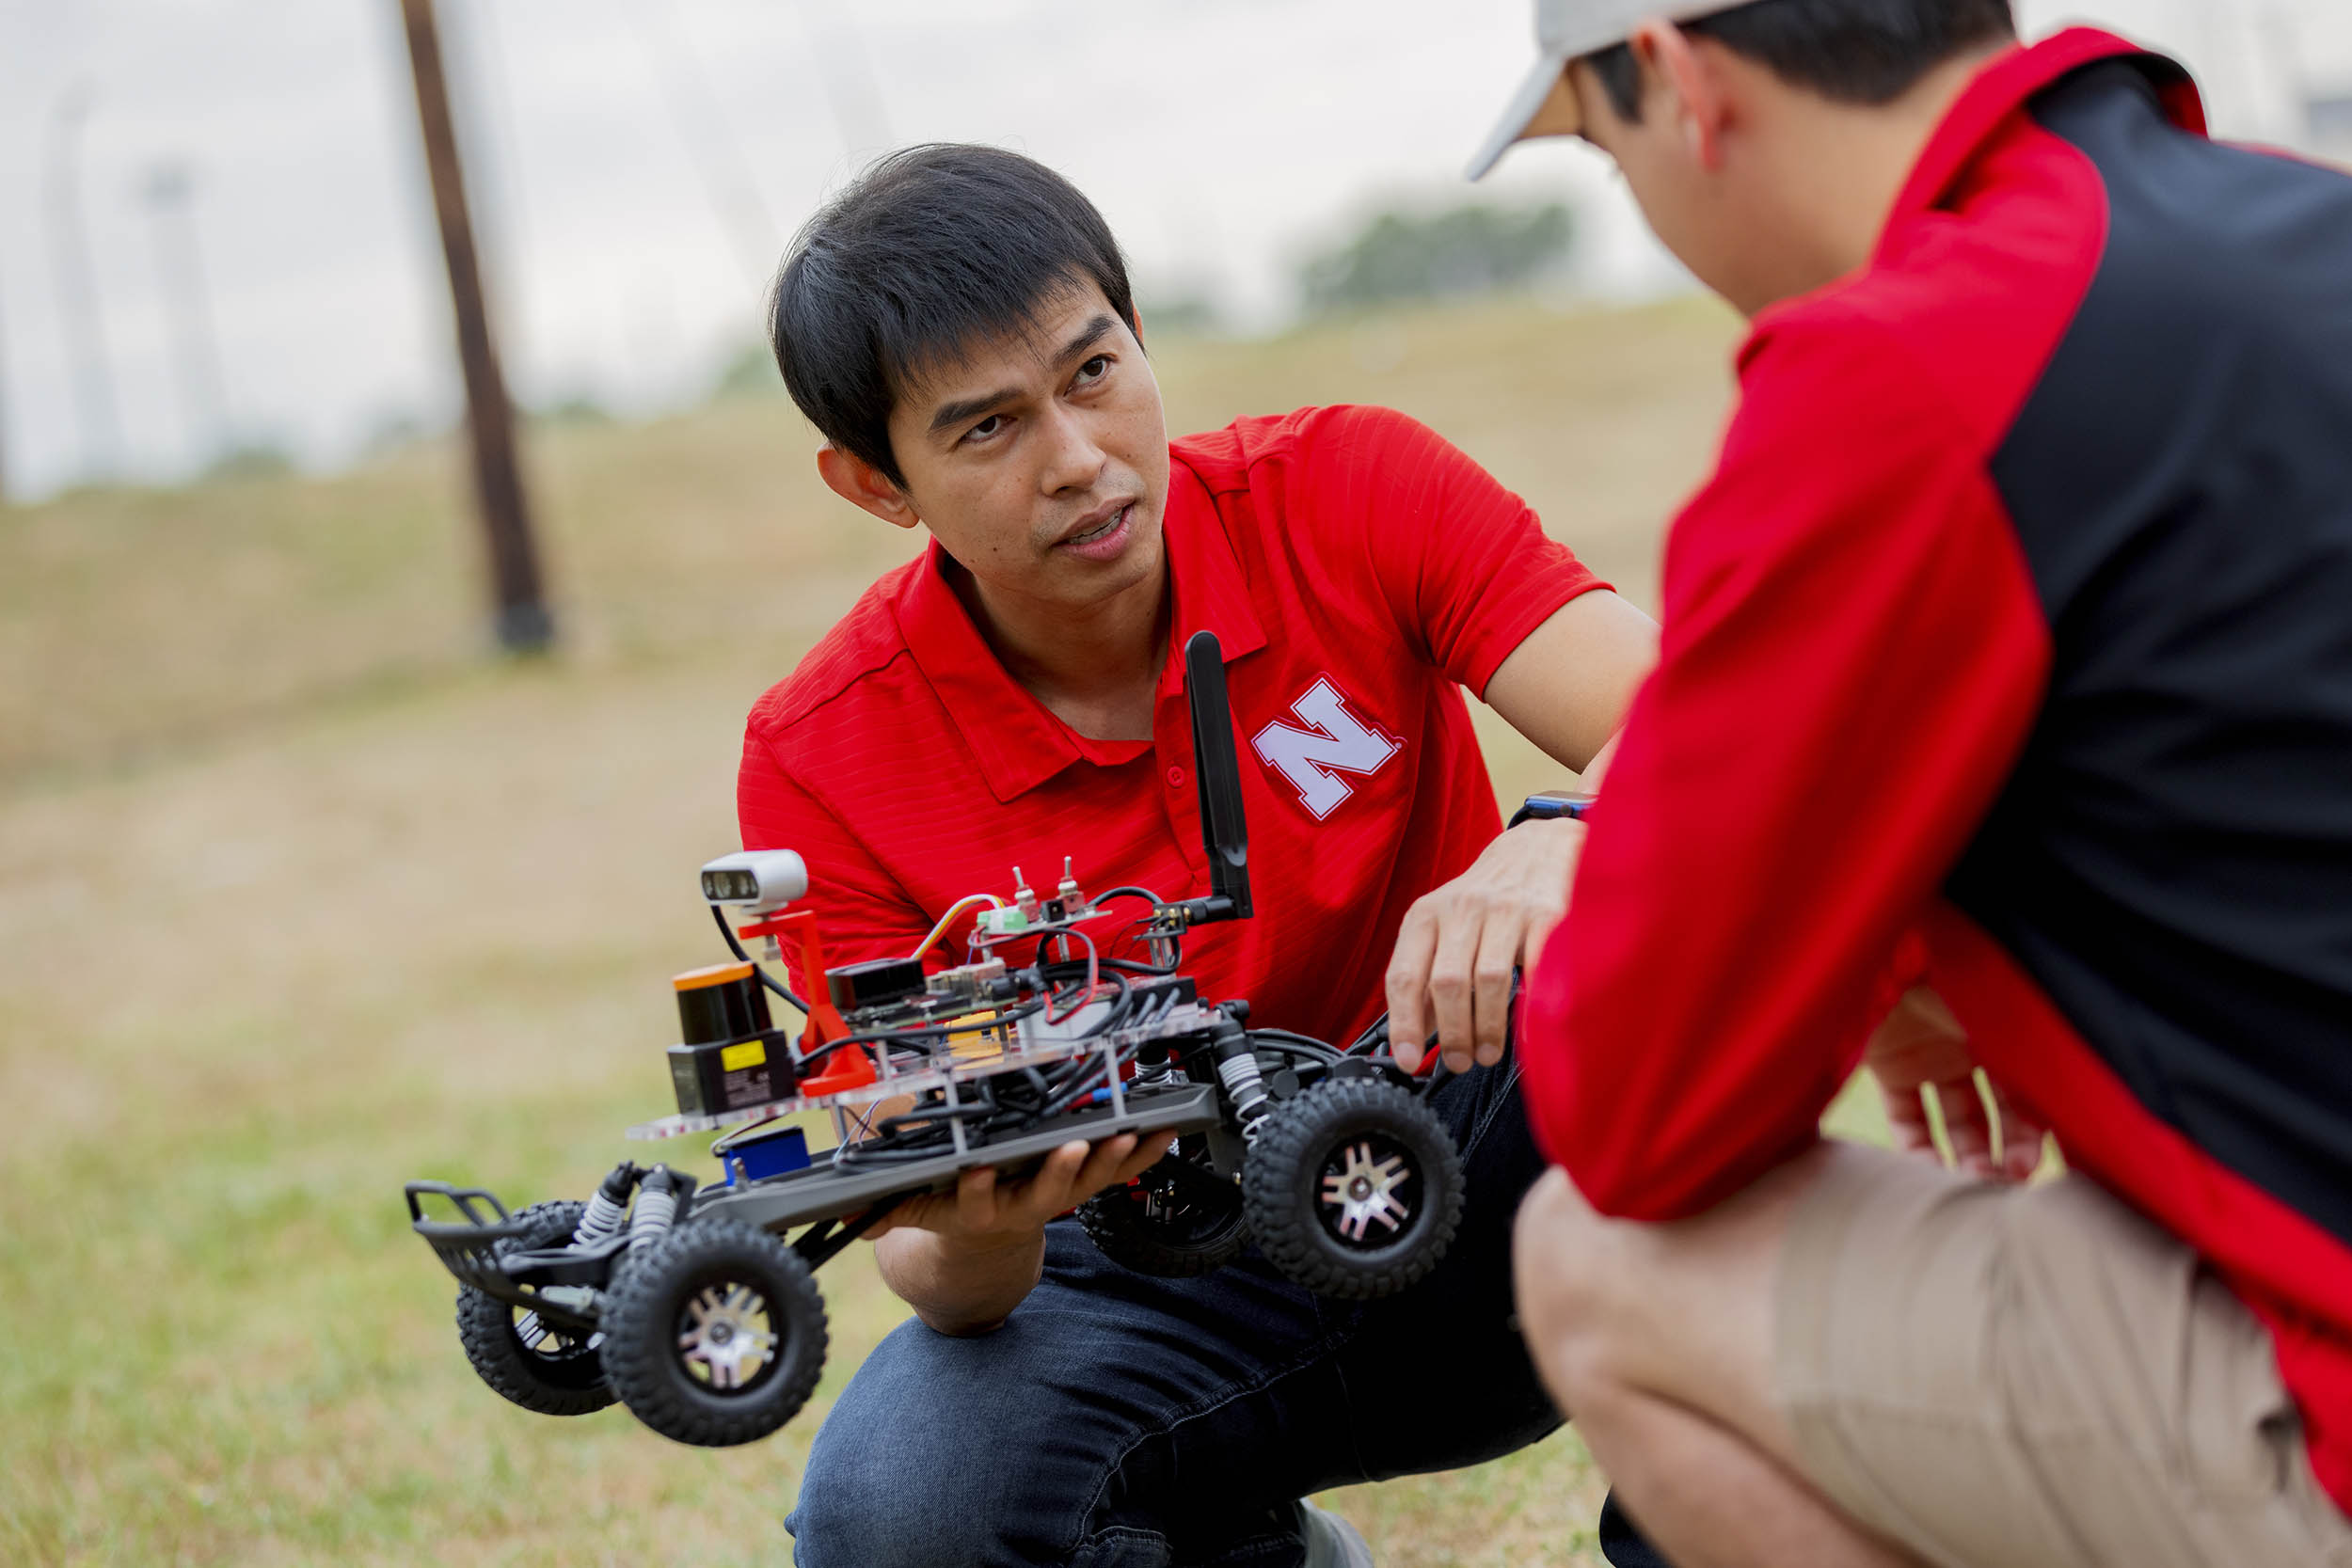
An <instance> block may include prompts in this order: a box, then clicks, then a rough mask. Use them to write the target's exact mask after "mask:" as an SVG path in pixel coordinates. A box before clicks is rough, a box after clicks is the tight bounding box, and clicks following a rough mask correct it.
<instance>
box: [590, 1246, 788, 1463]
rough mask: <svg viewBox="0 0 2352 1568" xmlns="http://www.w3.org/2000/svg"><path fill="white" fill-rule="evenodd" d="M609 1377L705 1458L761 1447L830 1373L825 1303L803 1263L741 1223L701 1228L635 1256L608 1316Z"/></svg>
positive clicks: (638, 1410)
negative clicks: (705, 1452) (713, 1452)
mask: <svg viewBox="0 0 2352 1568" xmlns="http://www.w3.org/2000/svg"><path fill="white" fill-rule="evenodd" d="M604 1365H605V1371H606V1375H607V1376H609V1377H610V1378H611V1379H612V1387H613V1389H614V1391H616V1392H617V1393H618V1394H619V1395H620V1396H621V1400H622V1402H623V1403H625V1404H627V1405H628V1408H629V1413H630V1414H631V1415H633V1416H635V1417H636V1418H638V1419H639V1420H641V1421H643V1422H644V1423H645V1424H646V1425H647V1426H649V1427H651V1428H653V1430H654V1431H656V1432H658V1433H661V1435H662V1436H664V1437H668V1438H671V1439H673V1440H674V1441H676V1442H680V1443H691V1444H694V1445H695V1446H697V1447H699V1448H706V1449H722V1448H729V1447H732V1446H734V1445H736V1444H739V1443H755V1442H757V1441H758V1440H759V1439H760V1438H762V1437H765V1436H767V1435H768V1434H769V1433H771V1432H773V1431H775V1430H776V1429H777V1428H778V1427H780V1426H782V1425H784V1423H785V1422H787V1421H788V1420H790V1419H791V1418H793V1417H794V1416H796V1415H798V1414H799V1413H800V1409H801V1406H802V1405H803V1404H805V1403H807V1402H808V1396H809V1395H810V1394H811V1393H812V1392H813V1391H815V1389H816V1387H817V1377H818V1373H819V1372H820V1371H822V1370H824V1365H825V1303H824V1298H823V1297H822V1296H820V1295H819V1294H818V1291H817V1280H816V1277H815V1276H814V1275H811V1274H810V1272H809V1267H808V1264H807V1263H806V1262H805V1261H804V1260H803V1259H802V1257H801V1255H800V1254H799V1253H797V1252H794V1251H793V1250H792V1249H791V1248H790V1247H788V1246H787V1245H785V1243H783V1242H781V1241H779V1240H778V1239H777V1238H775V1237H774V1236H771V1235H770V1234H769V1233H768V1232H767V1231H765V1230H762V1229H760V1228H759V1227H756V1226H753V1225H746V1224H744V1223H743V1222H742V1221H740V1220H729V1219H708V1220H690V1221H688V1222H687V1223H686V1224H684V1225H681V1226H679V1227H676V1228H675V1229H674V1230H672V1231H670V1232H669V1234H667V1235H665V1236H663V1237H662V1238H661V1239H660V1241H658V1242H655V1243H652V1244H651V1245H650V1246H648V1247H647V1248H646V1250H645V1251H644V1252H643V1253H640V1254H637V1255H635V1256H632V1257H631V1258H630V1259H628V1266H627V1267H626V1268H624V1269H622V1270H621V1271H620V1275H619V1276H618V1277H617V1278H616V1279H615V1280H614V1282H613V1285H612V1291H611V1292H610V1293H609V1294H608V1295H607V1296H606V1298H605V1308H604Z"/></svg>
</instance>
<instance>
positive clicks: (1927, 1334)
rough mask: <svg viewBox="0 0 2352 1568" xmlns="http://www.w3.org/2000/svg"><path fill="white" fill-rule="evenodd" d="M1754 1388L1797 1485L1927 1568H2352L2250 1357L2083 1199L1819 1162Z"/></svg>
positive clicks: (2116, 1218)
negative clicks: (1769, 1407) (1769, 1359)
mask: <svg viewBox="0 0 2352 1568" xmlns="http://www.w3.org/2000/svg"><path fill="white" fill-rule="evenodd" d="M1825 1172H1826V1174H1825V1175H1824V1176H1823V1178H1822V1180H1820V1183H1819V1184H1818V1185H1817V1186H1816V1187H1815V1188H1814V1189H1813V1190H1812V1191H1811V1192H1809V1193H1807V1194H1806V1195H1805V1196H1804V1199H1803V1201H1802V1202H1801V1203H1800V1205H1799V1207H1798V1209H1797V1211H1796V1212H1795V1213H1794V1215H1793V1216H1792V1217H1791V1220H1790V1228H1789V1232H1788V1246H1787V1251H1786V1252H1785V1253H1784V1255H1783V1259H1782V1263H1781V1274H1780V1283H1779V1292H1778V1313H1777V1321H1778V1323H1779V1328H1778V1343H1777V1346H1776V1351H1775V1354H1776V1357H1777V1365H1776V1367H1775V1369H1774V1377H1775V1382H1776V1384H1777V1394H1778V1399H1779V1403H1780V1408H1781V1412H1782V1414H1783V1416H1784V1417H1785V1418H1786V1419H1787V1420H1788V1425H1789V1427H1790V1429H1791V1430H1792V1431H1793V1432H1794V1433H1795V1434H1796V1441H1797V1451H1798V1454H1799V1457H1800V1460H1801V1463H1802V1465H1803V1466H1804V1471H1805V1474H1806V1476H1807V1477H1808V1478H1809V1479H1810V1480H1811V1481H1813V1483H1814V1484H1815V1485H1816V1486H1818V1487H1819V1488H1820V1490H1821V1491H1822V1492H1823V1493H1825V1494H1826V1495H1827V1496H1828V1497H1830V1498H1831V1499H1832V1500H1833V1501H1835V1502H1836V1504H1837V1505H1838V1506H1839V1507H1840V1508H1842V1509H1844V1510H1845V1511H1846V1512H1847V1513H1849V1514H1851V1516H1853V1517H1854V1518H1856V1519H1859V1520H1861V1521H1862V1522H1863V1523H1864V1524H1866V1525H1867V1526H1868V1527H1869V1528H1872V1529H1874V1530H1876V1531H1877V1532H1878V1533H1879V1534H1881V1535H1883V1536H1884V1537H1886V1538H1887V1539H1888V1540H1890V1541H1893V1542H1895V1543H1897V1544H1900V1545H1902V1546H1903V1547H1905V1548H1907V1549H1908V1550H1910V1551H1911V1552H1913V1553H1914V1554H1915V1555H1916V1556H1918V1557H1919V1558H1921V1559H1923V1560H1926V1561H1928V1562H1931V1563H1935V1564H1939V1565H1941V1568H2043V1565H2048V1568H2094V1565H2096V1568H2271V1565H2273V1564H2276V1565H2279V1568H2305V1565H2311V1568H2318V1565H2320V1564H2328V1565H2330V1568H2352V1525H2347V1524H2346V1522H2345V1520H2344V1516H2343V1515H2342V1514H2341V1513H2338V1511H2337V1510H2336V1508H2335V1507H2334V1505H2333V1504H2331V1503H2330V1502H2329V1501H2328V1497H2326V1495H2325V1494H2323V1493H2322V1492H2320V1490H2319V1489H2318V1486H2317V1484H2316V1483H2315V1482H2314V1481H2312V1473H2311V1465H2310V1464H2309V1462H2308V1461H2307V1460H2306V1458H2305V1456H2304V1451H2303V1433H2302V1425H2301V1421H2300V1419H2299V1418H2297V1416H2296V1410H2295V1405H2294V1403H2293V1402H2292V1401H2291V1400H2289V1399H2288V1397H2287V1394H2286V1391H2285V1390H2284V1388H2282V1387H2281V1386H2280V1382H2279V1372H2278V1367H2277V1365H2276V1362H2275V1360H2274V1358H2273V1356H2272V1354H2271V1346H2270V1338H2269V1336H2268V1335H2267V1334H2266V1333H2265V1331H2264V1329H2263V1327H2262V1325H2261V1324H2260V1323H2257V1322H2256V1321H2255V1320H2254V1318H2253V1317H2252V1315H2251V1314H2249V1312H2248V1311H2247V1310H2246V1308H2245V1307H2243V1306H2242V1305H2240V1304H2239V1302H2238V1300H2237V1298H2236V1297H2234V1296H2233V1295H2232V1294H2231V1293H2230V1292H2229V1291H2228V1290H2227V1289H2226V1288H2224V1287H2223V1286H2222V1285H2221V1283H2220V1282H2219V1281H2218V1280H2217V1279H2216V1278H2215V1277H2214V1276H2213V1275H2211V1274H2209V1273H2207V1272H2205V1271H2204V1270H2203V1269H2201V1267H2199V1265H2198V1261H2197V1259H2196V1258H2195V1256H2194V1255H2193V1254H2191V1253H2190V1252H2189V1251H2188V1249H2187V1248H2186V1247H2185V1246H2183V1245H2182V1244H2181V1243H2180V1242H2178V1241H2177V1240H2175V1239H2174V1238H2173V1237H2171V1236H2169V1235H2168V1234H2166V1233H2165V1232H2164V1231H2162V1230H2159V1229H2158V1228H2156V1227H2154V1226H2153V1225H2151V1224H2149V1223H2148V1222H2147V1221H2146V1220H2144V1219H2142V1218H2141V1217H2139V1216H2138V1215H2137V1214H2136V1213H2135V1212H2132V1211H2131V1210H2129V1209H2126V1208H2125V1207H2124V1206H2123V1205H2122V1204H2121V1203H2118V1202H2117V1201H2116V1200H2115V1199H2114V1198H2112V1197H2110V1196H2107V1195H2106V1193H2104V1192H2103V1191H2101V1190H2100V1189H2099V1188H2098V1187H2097V1186H2095V1185H2094V1184H2092V1183H2091V1182H2090V1181H2089V1180H2085V1179H2082V1178H2079V1177H2074V1178H2065V1179H2061V1180H2058V1181H2055V1182H2051V1183H2049V1184H2047V1185H2043V1186H2039V1187H2033V1188H2025V1189H2018V1188H2002V1187H1995V1186H1991V1185H1987V1184H1984V1183H1980V1182H1977V1181H1971V1180H1963V1179H1961V1178H1958V1177H1954V1176H1951V1175H1949V1174H1947V1173H1946V1172H1944V1171H1942V1170H1940V1169H1938V1168H1936V1167H1935V1166H1933V1165H1931V1164H1929V1163H1928V1162H1927V1161H1925V1160H1909V1161H1903V1162H1899V1163H1898V1162H1894V1161H1889V1160H1884V1159H1875V1160H1874V1159H1839V1160H1836V1161H1832V1162H1830V1164H1828V1165H1827V1166H1826V1167H1825Z"/></svg>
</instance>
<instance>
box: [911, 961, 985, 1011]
mask: <svg viewBox="0 0 2352 1568" xmlns="http://www.w3.org/2000/svg"><path fill="white" fill-rule="evenodd" d="M1004 979H1005V960H1004V959H1002V958H989V959H987V960H985V961H983V962H980V963H976V964H960V965H958V966H957V967H956V968H954V969H943V970H941V971H940V972H939V973H938V974H934V975H932V976H930V979H928V980H926V981H925V982H924V986H923V989H924V990H926V991H928V992H930V994H931V995H933V996H941V997H946V999H948V1000H949V1001H951V1002H957V1003H961V1004H962V1005H964V1006H978V1005H979V1004H980V1003H983V1002H991V1001H994V1000H996V995H997V989H998V987H999V986H1001V985H1002V984H1003V983H1004Z"/></svg>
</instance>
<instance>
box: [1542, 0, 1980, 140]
mask: <svg viewBox="0 0 2352 1568" xmlns="http://www.w3.org/2000/svg"><path fill="white" fill-rule="evenodd" d="M1682 30H1683V31H1684V32H1686V33H1692V34H1694V35H1696V36H1698V37H1701V38H1710V39H1713V40H1715V41H1716V42H1718V43H1720V44H1722V45H1723V46H1724V48H1726V49H1728V50H1730V51H1731V52H1732V53H1733V54H1735V55H1745V56H1746V57H1747V58H1749V59H1752V60H1756V61H1760V62H1761V63H1763V64H1764V65H1766V66H1769V67H1771V68H1772V73H1773V74H1774V75H1776V76H1778V77H1779V78H1780V79H1781V80H1782V81H1784V82H1788V83H1791V84H1793V85H1795V86H1797V87H1807V88H1810V89H1811V90H1813V91H1814V92H1818V93H1820V95H1821V96H1822V97H1824V98H1828V99H1831V100H1834V101H1836V102H1837V103H1868V104H1879V103H1893V102H1894V101H1895V100H1896V99H1898V98H1900V97H1901V96H1902V95H1903V94H1904V93H1906V92H1909V91H1910V90H1911V89H1912V87H1914V86H1915V85H1916V84H1917V82H1918V80H1919V78H1921V77H1922V76H1925V75H1926V74H1927V73H1928V72H1929V71H1932V70H1934V69H1935V68H1936V67H1937V66H1939V65H1942V64H1943V63H1944V62H1945V61H1946V60H1948V59H1950V58H1951V57H1952V56H1953V55H1957V54H1959V53H1960V52H1961V51H1962V50H1963V49H1968V48H1971V47H1973V46H1975V45H1977V44H1980V43H1989V42H1992V41H1994V40H2000V39H2010V38H2014V37H2016V36H2017V20H2016V17H2015V16H2014V15H2013V14H2012V13H2011V12H2010V0H1755V3H1754V4H1751V5H1745V6H1739V7H1735V8H1732V9H1730V10H1726V11H1717V12H1716V13H1714V14H1713V15H1711V16H1703V17H1700V18H1699V19H1697V20H1696V21H1694V22H1686V23H1683V24H1682ZM1586 62H1587V63H1588V64H1590V65H1591V66H1592V68H1593V70H1594V71H1596V72H1597V73H1598V74H1599V76H1600V81H1601V86H1602V87H1605V88H1606V89H1607V90H1608V93H1609V103H1610V107H1612V108H1613V109H1614V110H1616V112H1617V118H1618V119H1622V120H1625V121H1626V122H1627V123H1629V124H1638V123H1639V122H1640V120H1641V118H1642V71H1641V67H1640V65H1639V64H1638V63H1636V61H1635V60H1634V58H1633V51H1632V50H1631V49H1630V48H1629V47H1628V46H1627V45H1625V44H1622V43H1620V44H1617V45H1615V46H1613V47H1612V48H1608V49H1604V50H1602V51H1600V52H1599V53H1598V54H1597V55H1588V56H1587V57H1586Z"/></svg>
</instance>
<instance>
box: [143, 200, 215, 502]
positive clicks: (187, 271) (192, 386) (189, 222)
mask: <svg viewBox="0 0 2352 1568" xmlns="http://www.w3.org/2000/svg"><path fill="white" fill-rule="evenodd" d="M193 191H194V182H192V181H191V180H190V178H189V175H188V168H187V166H186V165H185V164H177V163H165V164H157V165H156V166H154V167H152V168H151V169H149V170H148V173H147V178H146V179H145V180H144V181H142V182H140V184H139V198H140V199H141V200H142V201H144V202H145V203H146V204H147V211H148V214H149V216H150V217H151V218H152V219H153V220H154V225H155V271H156V275H157V278H158V280H159V281H160V282H161V283H162V285H163V294H164V303H165V305H166V307H167V309H169V310H170V312H171V314H172V317H173V322H172V337H173V340H174V341H173V344H172V347H173V350H174V352H173V354H172V359H173V361H174V363H173V367H172V368H173V370H174V371H175V372H177V379H178V380H179V383H180V401H181V403H182V404H183V409H182V418H183V420H185V421H186V424H187V434H188V447H189V450H190V451H194V452H195V453H196V454H197V456H198V458H199V465H200V463H201V462H202V461H203V460H207V459H211V458H214V457H217V456H219V455H220V454H221V453H222V452H224V451H228V450H229V449H230V448H231V447H233V446H234V445H235V421H234V420H232V419H231V418H230V412H229V378H228V377H227V376H226V375H224V374H223V373H222V372H221V364H220V335H219V334H218V333H217V332H215V330H214V324H213V302H212V295H211V293H210V292H209V291H208V290H207V289H206V288H205V286H204V261H203V253H202V251H201V250H200V249H199V247H198V245H197V243H196V214H195V210H194V207H193V205H192V196H193Z"/></svg>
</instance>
